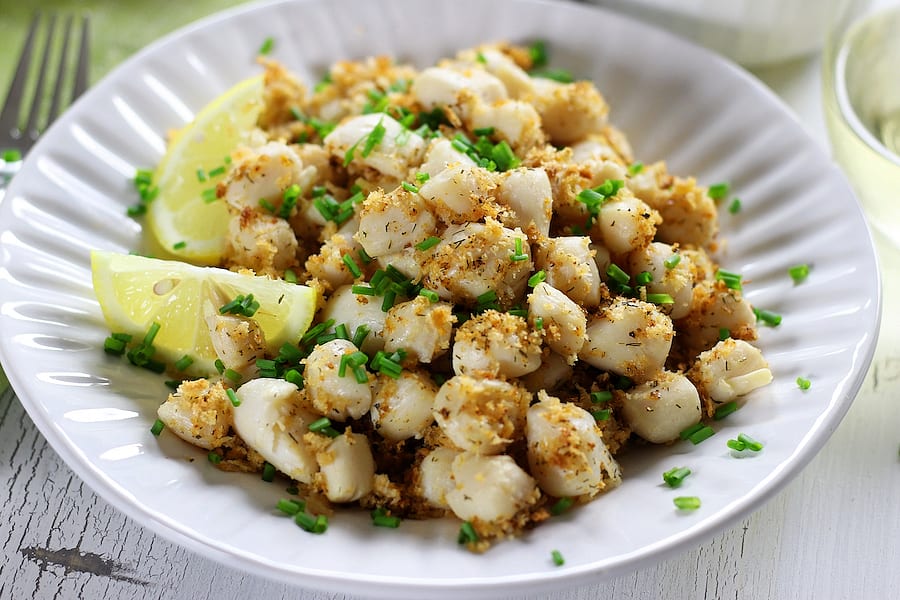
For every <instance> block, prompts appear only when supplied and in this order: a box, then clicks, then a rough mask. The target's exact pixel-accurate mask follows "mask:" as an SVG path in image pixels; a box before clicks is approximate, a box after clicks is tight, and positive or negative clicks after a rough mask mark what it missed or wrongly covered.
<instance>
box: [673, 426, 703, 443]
mask: <svg viewBox="0 0 900 600" xmlns="http://www.w3.org/2000/svg"><path fill="white" fill-rule="evenodd" d="M704 427H706V425H704V424H703V423H697V424H695V425H691V426H690V427H688V428H687V429H684V430H682V431H681V433H679V434H678V437H680V438H681V439H683V440H686V439H689V438H690V437H691V436H692V435H694V434H695V433H697V432H698V431H700V430H701V429H703V428H704Z"/></svg>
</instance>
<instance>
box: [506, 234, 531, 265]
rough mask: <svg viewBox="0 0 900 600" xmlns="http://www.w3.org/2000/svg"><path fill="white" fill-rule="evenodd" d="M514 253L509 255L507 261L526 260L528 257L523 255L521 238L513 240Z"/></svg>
mask: <svg viewBox="0 0 900 600" xmlns="http://www.w3.org/2000/svg"><path fill="white" fill-rule="evenodd" d="M514 248H515V251H514V252H513V253H512V254H510V256H509V259H510V260H511V261H514V262H518V261H523V260H528V255H527V254H525V249H524V244H523V242H522V238H516V239H515V245H514Z"/></svg>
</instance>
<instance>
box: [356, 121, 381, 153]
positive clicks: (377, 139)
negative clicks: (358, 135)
mask: <svg viewBox="0 0 900 600" xmlns="http://www.w3.org/2000/svg"><path fill="white" fill-rule="evenodd" d="M382 121H383V119H381V120H379V121H378V123H377V124H376V125H375V127H374V129H372V131H371V133H369V135H368V137H367V138H366V143H365V145H364V146H363V149H362V153H361V154H362V157H363V158H366V157H367V156H369V155H370V154H372V150H374V149H375V148H376V147H377V146H378V145H379V144H381V140H383V139H384V134H385V131H387V130H386V129H385V128H384V125H383V124H382Z"/></svg>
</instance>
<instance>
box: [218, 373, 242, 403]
mask: <svg viewBox="0 0 900 600" xmlns="http://www.w3.org/2000/svg"><path fill="white" fill-rule="evenodd" d="M222 375H224V376H225V378H226V379H228V380H230V381H233V382H234V383H240V381H241V379H243V377H242V376H241V374H240V373H238V372H237V371H235V370H234V369H225V372H224V373H222ZM235 406H237V404H235Z"/></svg>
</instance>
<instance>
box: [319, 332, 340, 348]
mask: <svg viewBox="0 0 900 600" xmlns="http://www.w3.org/2000/svg"><path fill="white" fill-rule="evenodd" d="M336 339H337V334H336V333H334V332H333V331H332V332H329V333H323V334H322V335H320V336H319V337H317V338H316V344H317V345H319V346H321V345H322V344H327V343H328V342H330V341H331V340H336Z"/></svg>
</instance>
